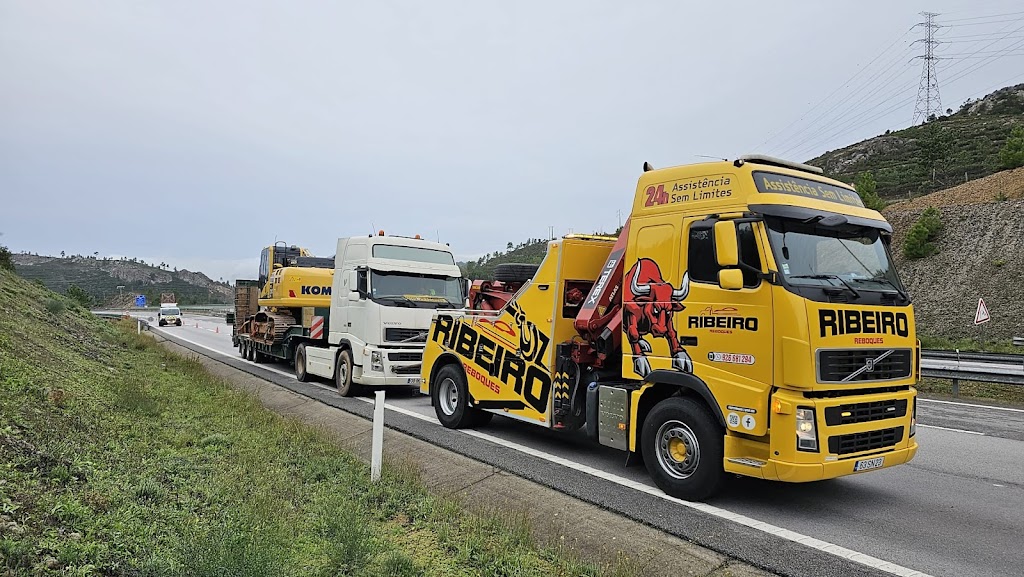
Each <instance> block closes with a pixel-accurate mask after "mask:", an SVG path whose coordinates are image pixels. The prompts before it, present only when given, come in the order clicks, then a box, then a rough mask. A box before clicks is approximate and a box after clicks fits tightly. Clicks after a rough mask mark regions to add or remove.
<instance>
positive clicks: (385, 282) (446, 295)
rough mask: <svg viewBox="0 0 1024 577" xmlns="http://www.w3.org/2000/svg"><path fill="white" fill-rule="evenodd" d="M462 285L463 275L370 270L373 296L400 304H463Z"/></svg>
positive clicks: (430, 305)
mask: <svg viewBox="0 0 1024 577" xmlns="http://www.w3.org/2000/svg"><path fill="white" fill-rule="evenodd" d="M462 286H463V282H462V278H461V277H452V276H434V275H424V274H416V273H408V272H393V271H376V270H374V271H370V297H371V298H373V299H374V300H377V301H389V302H388V303H387V304H395V305H397V306H403V305H404V306H410V305H411V306H417V307H422V308H437V306H438V305H443V306H446V307H447V306H462V303H463V298H465V297H464V296H463V295H462Z"/></svg>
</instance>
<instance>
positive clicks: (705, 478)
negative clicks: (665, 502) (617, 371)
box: [641, 397, 724, 501]
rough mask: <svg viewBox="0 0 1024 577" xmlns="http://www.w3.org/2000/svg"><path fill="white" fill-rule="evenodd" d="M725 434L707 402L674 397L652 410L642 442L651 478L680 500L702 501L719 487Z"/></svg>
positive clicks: (644, 426) (644, 429) (645, 426)
mask: <svg viewBox="0 0 1024 577" xmlns="http://www.w3.org/2000/svg"><path fill="white" fill-rule="evenodd" d="M723 444H724V434H723V432H722V430H721V428H720V427H719V426H718V424H717V423H716V422H715V421H714V419H713V417H712V416H711V414H710V413H709V412H708V410H707V408H706V407H705V406H704V405H701V404H699V403H697V402H696V401H694V400H692V399H687V398H683V397H671V398H668V399H665V400H664V401H661V402H660V403H658V404H657V405H655V406H654V408H653V409H651V412H650V413H649V414H648V415H647V419H646V420H645V421H644V424H643V430H642V437H641V445H642V448H643V456H644V464H646V465H647V472H648V473H650V475H651V479H652V480H653V481H654V483H655V484H656V485H657V486H658V487H659V488H660V489H661V490H662V491H665V492H666V493H668V494H669V495H672V496H673V497H678V498H680V499H687V500H691V501H699V500H702V499H706V498H708V497H710V496H711V495H712V494H714V493H715V491H717V490H718V487H719V485H720V484H721V481H722V477H723V475H724V471H723V468H722V450H723V449H722V447H723Z"/></svg>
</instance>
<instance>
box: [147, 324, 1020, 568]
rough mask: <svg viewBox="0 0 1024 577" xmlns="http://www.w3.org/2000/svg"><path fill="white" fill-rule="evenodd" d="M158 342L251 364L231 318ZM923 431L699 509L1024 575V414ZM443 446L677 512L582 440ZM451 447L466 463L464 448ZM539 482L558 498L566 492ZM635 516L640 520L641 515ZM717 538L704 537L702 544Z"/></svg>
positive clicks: (498, 435) (798, 536)
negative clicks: (596, 482) (490, 453)
mask: <svg viewBox="0 0 1024 577" xmlns="http://www.w3.org/2000/svg"><path fill="white" fill-rule="evenodd" d="M142 316H143V317H146V316H148V315H146V314H145V313H143V314H142ZM152 330H154V331H161V332H163V333H165V334H167V335H169V336H172V337H177V338H178V339H181V340H184V341H186V342H189V343H191V344H193V345H195V346H197V347H198V348H201V349H204V350H205V351H206V352H208V353H210V354H214V355H216V354H220V355H221V356H222V357H224V358H227V357H230V358H233V359H237V360H238V361H240V362H241V359H239V357H238V353H237V350H236V349H234V348H233V347H232V346H231V326H230V325H228V324H226V323H225V320H224V319H223V318H217V317H204V316H191V315H188V316H186V317H185V322H184V325H183V326H181V327H165V328H158V327H155V326H154V327H152ZM246 362H247V361H246ZM257 367H258V370H261V371H265V372H266V374H267V375H273V376H274V378H282V377H287V376H288V375H290V374H291V368H290V367H288V366H287V365H255V366H254V367H253V368H254V369H255V368H257ZM295 384H296V385H299V384H298V383H295ZM310 386H312V387H317V388H318V389H320V390H321V391H322V392H317V394H318V395H322V394H329V393H330V391H328V390H327V389H328V388H329V383H322V384H320V385H310ZM388 408H389V409H390V412H394V413H400V414H403V415H408V416H412V417H414V418H415V419H417V420H418V421H421V422H423V423H429V424H430V425H431V426H432V427H438V428H439V427H440V425H439V424H437V422H436V420H435V419H434V417H433V415H434V413H433V408H432V407H431V406H430V402H429V399H427V398H426V397H423V396H421V395H419V394H418V393H417V392H415V391H412V390H391V391H390V392H389V393H388ZM918 422H919V427H920V428H919V430H918V442H919V443H920V445H921V448H920V450H919V452H918V454H917V457H916V458H915V459H914V460H913V461H912V462H911V463H909V464H907V465H903V466H899V467H893V468H889V469H884V470H881V471H873V472H870V473H866V474H862V475H854V476H849V477H844V478H841V479H834V480H830V481H823V482H818V483H810V484H786V483H773V482H766V481H759V480H756V479H748V478H736V479H730V480H729V486H727V487H725V488H724V490H723V491H722V492H721V493H720V494H719V495H718V496H717V497H715V498H714V499H712V500H710V501H709V502H708V503H707V505H706V506H703V505H700V504H689V505H687V506H688V507H690V508H692V509H693V510H694V511H699V512H700V513H701V514H705V515H712V516H716V517H717V518H718V519H719V520H720V522H721V523H723V525H722V526H723V527H725V531H727V532H737V533H740V534H747V533H746V532H747V531H749V529H750V527H752V526H754V527H755V528H757V530H759V531H764V532H765V533H766V534H767V535H768V536H770V537H771V538H772V539H775V540H776V541H778V540H780V539H782V540H789V541H791V542H800V543H804V542H807V543H810V545H811V546H814V547H817V548H818V550H823V551H830V550H834V551H835V553H836V554H837V555H838V556H844V557H854V558H856V557H855V555H856V554H858V553H859V554H862V555H864V556H870V557H873V558H876V559H875V560H874V562H872V563H873V565H874V566H875V567H876V568H877V567H878V561H879V560H880V561H881V562H883V563H888V564H891V565H890V566H887V567H883V569H884V570H887V571H888V572H889V573H893V574H902V575H913V574H915V573H914V572H915V571H920V572H923V573H925V574H931V575H937V576H938V575H949V576H974V575H976V576H991V575H1020V574H1021V569H1020V568H1021V567H1022V566H1024V551H1022V550H1021V549H1022V548H1021V543H1022V538H1024V537H1022V536H1024V465H1021V463H1022V462H1024V409H1020V408H1015V407H1001V406H990V405H988V404H985V403H975V402H957V401H946V400H937V399H936V400H929V399H921V400H920V402H919V406H918ZM449 433H451V434H449ZM437 434H438V436H439V438H442V439H458V437H459V436H461V435H468V436H471V437H474V438H475V439H477V440H482V441H483V442H487V443H492V444H493V445H494V446H495V447H499V446H500V447H501V448H502V450H507V449H511V450H513V451H518V452H520V453H522V454H524V455H527V454H528V455H530V456H531V457H534V458H539V459H544V460H546V462H548V463H553V464H554V465H557V467H555V468H552V469H551V470H550V472H548V473H545V474H547V475H548V476H551V477H559V478H560V479H561V478H562V477H566V478H570V479H571V478H574V477H575V478H579V476H580V475H585V476H586V475H589V476H590V477H594V478H599V479H602V480H604V481H610V482H612V483H614V484H615V485H614V486H615V487H616V488H615V489H614V490H615V491H623V492H630V491H632V492H636V493H637V494H638V495H643V497H644V498H645V499H647V498H650V497H651V496H652V495H653V496H655V497H657V496H658V495H660V498H661V499H662V500H664V501H666V502H674V501H677V500H673V499H671V498H669V497H667V496H665V495H663V494H661V492H660V491H658V490H657V489H656V488H653V484H652V483H651V481H650V479H649V478H648V476H647V473H646V470H645V469H644V468H643V466H642V465H640V466H638V465H631V466H626V464H625V461H624V459H625V455H624V453H622V452H620V451H616V450H612V449H608V448H606V447H601V446H599V445H595V444H593V443H591V442H589V441H587V440H586V439H584V438H582V437H581V436H579V435H572V434H564V433H555V432H553V431H549V430H546V429H542V428H539V427H536V426H532V425H529V424H525V423H518V422H515V421H512V420H511V419H507V418H501V417H498V418H495V419H494V420H493V421H492V423H491V424H490V425H488V426H487V427H484V428H482V429H481V430H479V431H466V432H463V431H450V432H445V433H444V434H441V432H438V433H437ZM444 442H445V443H447V444H450V445H453V446H448V448H450V449H452V450H456V451H459V447H458V446H457V445H459V444H460V443H459V442H458V441H444ZM460 452H461V451H460ZM471 456H472V455H471ZM516 467H517V466H516V465H515V464H512V463H511V462H510V465H509V467H508V468H509V470H512V472H516V473H518V471H516V470H515V469H516ZM559 468H561V469H559ZM542 476H543V475H542ZM534 480H537V481H538V482H541V483H543V484H547V485H549V486H554V487H556V488H558V487H562V486H563V484H562V483H563V482H564V480H557V482H556V479H543V478H541V479H534ZM548 481H550V482H548ZM567 487H568V489H566V492H569V493H572V492H573V489H572V485H571V484H570V485H567ZM582 498H586V497H582ZM638 498H639V497H638ZM592 501H593V502H600V499H596V500H592ZM679 503H685V502H679ZM611 507H612V508H614V507H616V505H611ZM638 507H639V506H638ZM624 512H625V513H626V514H628V515H630V516H634V515H633V513H634V512H633V511H624ZM645 515H648V516H649V517H650V518H646V519H645V518H643V517H644V516H645ZM664 515H665V511H664V510H660V511H659V510H653V511H648V512H646V513H639V512H638V513H636V516H637V517H640V518H641V519H640V520H644V521H645V522H648V523H649V524H651V525H653V526H664V524H665V523H666V521H665V520H664V519H660V518H659V517H663V516H664ZM730 523H731V524H732V525H731V526H730ZM684 532H685V531H684ZM712 533H714V532H712ZM794 535H795V536H794ZM722 537H723V538H724V536H722ZM708 538H709V537H708V536H707V534H705V533H701V536H700V538H697V539H694V540H695V541H696V542H700V540H701V539H708ZM712 548H714V547H712ZM780 551H781V550H780ZM851 552H853V554H852V555H851ZM779 554H782V553H779ZM741 558H742V557H741ZM872 563H869V565H871V564H872ZM762 566H763V564H762ZM776 569H777V568H776ZM864 570H865V572H867V571H868V568H867V567H864ZM782 572H785V571H782Z"/></svg>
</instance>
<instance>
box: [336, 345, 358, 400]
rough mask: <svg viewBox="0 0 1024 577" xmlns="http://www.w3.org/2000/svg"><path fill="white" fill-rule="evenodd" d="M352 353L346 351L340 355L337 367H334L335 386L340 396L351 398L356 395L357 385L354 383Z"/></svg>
mask: <svg viewBox="0 0 1024 577" xmlns="http://www.w3.org/2000/svg"><path fill="white" fill-rule="evenodd" d="M352 367H353V363H352V351H350V350H348V349H345V350H343V351H341V352H340V353H338V362H337V366H336V367H334V385H335V386H336V387H338V394H339V395H341V396H343V397H351V396H352V394H353V393H355V389H356V384H355V383H353V382H352Z"/></svg>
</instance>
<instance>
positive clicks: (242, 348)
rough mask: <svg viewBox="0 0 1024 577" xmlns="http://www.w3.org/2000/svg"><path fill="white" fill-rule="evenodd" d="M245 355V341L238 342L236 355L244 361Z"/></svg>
mask: <svg viewBox="0 0 1024 577" xmlns="http://www.w3.org/2000/svg"><path fill="white" fill-rule="evenodd" d="M246 354H248V353H247V352H246V350H245V341H238V355H239V356H240V357H242V358H243V359H244V358H245V356H246Z"/></svg>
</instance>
